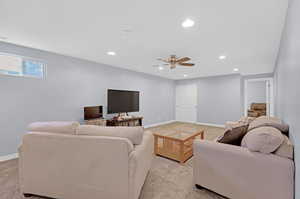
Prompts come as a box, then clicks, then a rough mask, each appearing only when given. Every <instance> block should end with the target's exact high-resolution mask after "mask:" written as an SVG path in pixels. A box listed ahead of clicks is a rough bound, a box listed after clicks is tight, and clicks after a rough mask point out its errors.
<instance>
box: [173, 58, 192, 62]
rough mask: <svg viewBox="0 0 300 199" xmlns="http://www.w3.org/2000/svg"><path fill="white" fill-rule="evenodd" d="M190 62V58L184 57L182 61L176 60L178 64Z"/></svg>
mask: <svg viewBox="0 0 300 199" xmlns="http://www.w3.org/2000/svg"><path fill="white" fill-rule="evenodd" d="M189 60H191V58H189V57H183V58H180V59H178V60H176V62H179V63H181V62H186V61H189Z"/></svg>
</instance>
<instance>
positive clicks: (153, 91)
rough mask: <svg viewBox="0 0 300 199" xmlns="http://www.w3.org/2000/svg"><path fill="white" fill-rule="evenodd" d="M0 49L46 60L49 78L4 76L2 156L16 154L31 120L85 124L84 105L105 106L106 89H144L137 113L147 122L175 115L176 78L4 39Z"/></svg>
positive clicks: (0, 77) (1, 84)
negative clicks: (79, 57) (64, 54)
mask: <svg viewBox="0 0 300 199" xmlns="http://www.w3.org/2000/svg"><path fill="white" fill-rule="evenodd" d="M0 52H6V53H12V54H17V55H22V56H28V57H33V58H37V59H41V60H43V61H44V62H45V63H46V64H47V77H46V79H45V80H40V79H33V78H23V77H12V76H4V75H0V91H1V93H0V134H1V138H0V156H1V155H7V154H11V153H15V152H16V150H17V146H18V145H19V143H20V141H21V136H22V135H23V134H24V133H25V132H26V130H25V129H26V126H27V125H28V124H29V123H31V122H34V121H47V120H76V121H81V122H82V121H83V107H84V106H89V105H104V106H106V103H107V102H106V98H107V97H106V92H107V91H106V90H107V89H108V88H116V89H128V90H138V91H140V95H141V96H140V112H139V113H135V114H136V115H142V116H144V124H145V125H149V124H154V123H159V122H163V121H168V120H173V119H174V106H175V104H174V101H175V100H174V99H175V97H174V93H175V82H174V81H172V80H167V79H162V78H159V77H155V76H151V75H146V74H142V73H136V72H131V71H127V70H122V69H118V68H114V67H111V66H106V65H103V64H97V63H93V62H89V61H85V60H80V59H76V58H71V57H67V56H62V55H57V54H54V53H49V52H45V51H40V50H35V49H30V48H25V47H20V46H15V45H11V44H7V43H3V42H0ZM116 58H117V57H116ZM105 109H106V107H105Z"/></svg>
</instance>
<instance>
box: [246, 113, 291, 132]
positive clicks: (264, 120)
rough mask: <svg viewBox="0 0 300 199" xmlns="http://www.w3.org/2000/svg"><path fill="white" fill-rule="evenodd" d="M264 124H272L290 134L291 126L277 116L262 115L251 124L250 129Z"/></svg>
mask: <svg viewBox="0 0 300 199" xmlns="http://www.w3.org/2000/svg"><path fill="white" fill-rule="evenodd" d="M262 126H271V127H274V128H276V129H278V130H280V131H281V132H282V133H284V134H285V135H288V131H289V126H288V125H287V124H284V123H283V122H282V121H281V120H280V119H278V118H276V117H268V116H261V117H258V118H256V119H255V120H254V121H252V122H251V123H250V124H249V128H248V131H251V130H252V129H254V128H258V127H262Z"/></svg>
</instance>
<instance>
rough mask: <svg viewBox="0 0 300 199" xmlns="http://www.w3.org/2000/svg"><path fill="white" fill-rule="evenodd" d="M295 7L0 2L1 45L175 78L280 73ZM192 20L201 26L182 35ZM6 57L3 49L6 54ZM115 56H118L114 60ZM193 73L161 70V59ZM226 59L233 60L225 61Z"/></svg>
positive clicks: (248, 0) (174, 0)
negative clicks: (289, 13)
mask: <svg viewBox="0 0 300 199" xmlns="http://www.w3.org/2000/svg"><path fill="white" fill-rule="evenodd" d="M287 5H288V0H226V1H223V0H108V1H107V0H106V1H104V0H85V1H84V0H26V1H20V0H0V39H1V37H2V39H3V37H7V39H6V41H7V42H10V43H15V44H19V45H24V46H28V47H33V48H38V49H43V50H47V51H51V52H56V53H60V54H64V55H70V56H73V57H78V58H82V59H87V60H91V61H95V62H99V63H105V64H109V65H112V66H117V67H121V68H127V69H130V70H134V71H139V72H144V73H150V74H154V75H159V76H162V77H166V78H170V79H183V78H184V77H183V74H187V75H188V77H186V78H194V77H202V76H212V75H222V74H231V73H233V68H239V72H240V73H241V74H244V75H248V74H259V73H268V72H273V68H274V64H275V60H276V56H277V51H278V47H279V42H280V36H281V32H282V28H283V25H284V19H285V14H286V8H287ZM187 17H189V18H191V19H193V20H194V21H195V26H194V27H192V28H190V29H183V28H182V27H181V23H182V21H183V20H184V19H186V18H187ZM0 50H1V49H0ZM107 51H115V52H116V53H117V55H116V56H108V55H107V54H106V52H107ZM171 54H176V55H177V56H179V57H182V56H189V57H191V58H192V61H193V62H194V63H196V66H195V67H193V68H183V67H178V68H176V69H174V70H170V69H165V70H163V71H159V70H158V69H157V68H155V67H153V65H155V64H158V63H159V61H157V60H156V58H159V57H160V58H165V57H167V56H169V55H171ZM221 54H225V55H226V56H227V59H225V60H219V59H218V56H219V55H221Z"/></svg>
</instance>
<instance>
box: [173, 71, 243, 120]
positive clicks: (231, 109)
mask: <svg viewBox="0 0 300 199" xmlns="http://www.w3.org/2000/svg"><path fill="white" fill-rule="evenodd" d="M241 82H242V81H241V76H240V75H224V76H215V77H206V78H197V79H192V80H180V81H176V86H178V85H183V84H196V85H197V88H198V100H197V102H198V103H197V122H200V123H210V124H218V125H224V124H225V122H226V121H232V120H238V119H239V118H240V117H241V116H242V110H243V109H242V97H241V96H242V94H241V91H242V89H241Z"/></svg>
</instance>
